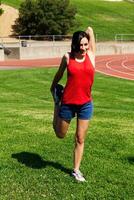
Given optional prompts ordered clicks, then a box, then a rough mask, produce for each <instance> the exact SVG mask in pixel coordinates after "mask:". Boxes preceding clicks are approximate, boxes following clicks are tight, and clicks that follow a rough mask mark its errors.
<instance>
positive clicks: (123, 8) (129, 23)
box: [4, 0, 134, 41]
mask: <svg viewBox="0 0 134 200" xmlns="http://www.w3.org/2000/svg"><path fill="white" fill-rule="evenodd" d="M22 1H23V0H19V1H18V0H16V1H14V0H5V1H4V3H7V4H9V5H12V6H14V7H17V8H19V5H20V3H21V2H22ZM70 2H71V3H72V4H73V5H75V6H76V7H77V15H76V26H75V27H74V28H72V29H71V32H70V34H72V33H73V32H74V31H76V30H77V29H79V30H85V29H86V28H87V26H89V25H90V26H92V27H93V28H94V30H95V33H96V34H97V39H98V41H101V40H114V37H115V34H122V33H124V34H134V26H133V20H134V3H130V2H129V1H127V0H126V1H122V2H107V1H103V0H70ZM128 39H129V38H128ZM130 39H132V40H134V36H133V38H132V37H131V38H130Z"/></svg>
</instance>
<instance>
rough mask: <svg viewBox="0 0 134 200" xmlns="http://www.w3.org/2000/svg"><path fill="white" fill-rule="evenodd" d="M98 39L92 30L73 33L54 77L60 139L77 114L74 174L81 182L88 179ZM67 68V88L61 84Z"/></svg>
mask: <svg viewBox="0 0 134 200" xmlns="http://www.w3.org/2000/svg"><path fill="white" fill-rule="evenodd" d="M94 68H95V39H94V33H93V29H92V28H91V27H88V28H87V30H86V31H85V32H84V31H77V32H75V33H74V34H73V37H72V44H71V52H70V53H66V55H64V56H63V58H62V61H61V64H60V67H59V69H58V71H57V73H56V75H55V77H54V79H53V82H52V85H51V93H52V95H53V98H54V102H55V109H54V119H53V128H54V131H55V133H56V135H57V137H59V138H64V137H65V135H66V133H67V130H68V127H69V124H70V121H71V119H72V118H73V117H75V116H76V117H77V120H76V123H77V125H76V131H75V147H74V161H73V165H74V166H73V167H74V168H73V171H72V175H73V176H74V178H75V179H76V180H78V181H85V178H84V176H83V174H82V173H81V172H80V164H81V160H82V156H83V151H84V140H85V136H86V133H87V130H88V126H89V121H90V119H91V116H92V113H93V102H92V96H91V89H92V85H93V81H94V72H95V69H94ZM65 69H66V70H67V83H66V85H65V88H64V89H63V87H62V86H61V85H59V84H58V82H59V81H60V80H61V78H62V76H63V73H64V71H65Z"/></svg>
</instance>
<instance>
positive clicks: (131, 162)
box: [127, 156, 134, 164]
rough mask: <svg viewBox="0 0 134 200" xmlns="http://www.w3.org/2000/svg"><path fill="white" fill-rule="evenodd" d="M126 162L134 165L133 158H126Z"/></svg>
mask: <svg viewBox="0 0 134 200" xmlns="http://www.w3.org/2000/svg"><path fill="white" fill-rule="evenodd" d="M127 160H128V162H129V163H130V164H134V156H128V157H127Z"/></svg>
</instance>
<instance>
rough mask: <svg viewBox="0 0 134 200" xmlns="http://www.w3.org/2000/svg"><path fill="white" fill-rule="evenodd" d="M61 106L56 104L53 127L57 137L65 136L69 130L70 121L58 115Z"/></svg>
mask: <svg viewBox="0 0 134 200" xmlns="http://www.w3.org/2000/svg"><path fill="white" fill-rule="evenodd" d="M59 108H60V105H55V107H54V117H53V128H54V131H55V134H56V136H57V137H59V138H64V137H65V135H66V133H67V131H68V128H69V124H70V121H69V120H65V119H62V118H60V117H59V116H58V113H59Z"/></svg>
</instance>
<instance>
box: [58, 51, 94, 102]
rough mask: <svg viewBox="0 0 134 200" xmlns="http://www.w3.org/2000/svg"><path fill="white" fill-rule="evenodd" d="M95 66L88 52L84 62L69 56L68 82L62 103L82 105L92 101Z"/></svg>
mask: <svg viewBox="0 0 134 200" xmlns="http://www.w3.org/2000/svg"><path fill="white" fill-rule="evenodd" d="M94 71H95V70H94V67H93V65H92V63H91V61H90V58H89V56H88V55H87V54H86V56H85V60H84V61H83V62H78V61H76V60H75V59H74V58H69V63H68V66H67V83H66V86H65V88H64V92H63V96H62V101H61V102H62V103H63V104H76V105H82V104H84V103H87V102H90V101H91V100H92V97H91V88H92V84H93V81H94Z"/></svg>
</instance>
